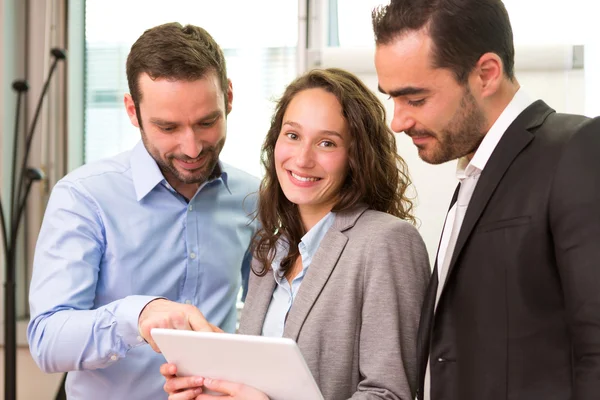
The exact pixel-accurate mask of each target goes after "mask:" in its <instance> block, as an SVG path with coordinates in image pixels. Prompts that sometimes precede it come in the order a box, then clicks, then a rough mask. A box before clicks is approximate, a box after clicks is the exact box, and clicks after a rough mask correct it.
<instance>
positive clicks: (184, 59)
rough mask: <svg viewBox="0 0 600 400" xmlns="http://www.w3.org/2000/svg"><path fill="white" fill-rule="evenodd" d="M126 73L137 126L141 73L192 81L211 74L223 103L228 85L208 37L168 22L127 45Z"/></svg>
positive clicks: (221, 61) (193, 28)
mask: <svg viewBox="0 0 600 400" xmlns="http://www.w3.org/2000/svg"><path fill="white" fill-rule="evenodd" d="M126 70H127V83H128V84H129V92H130V94H131V97H132V99H133V102H134V104H135V108H136V112H137V117H138V122H139V123H140V126H141V124H142V121H141V118H140V109H139V104H140V101H141V100H142V93H141V92H140V88H139V79H140V75H141V74H143V73H146V74H148V75H149V76H150V78H152V79H158V78H167V79H173V80H182V81H195V80H197V79H201V78H203V77H205V76H206V74H207V73H209V72H213V71H214V73H216V74H217V77H218V79H219V83H220V85H221V90H222V91H223V94H224V95H225V96H224V97H225V102H227V89H228V87H229V84H228V80H227V68H226V65H225V56H224V55H223V51H222V50H221V48H220V47H219V45H218V44H217V42H215V40H214V39H213V38H212V36H211V35H210V34H209V33H208V32H207V31H206V30H204V29H202V28H200V27H198V26H194V25H186V26H182V25H181V24H180V23H177V22H171V23H167V24H163V25H159V26H155V27H154V28H151V29H148V30H147V31H145V32H144V33H143V34H142V36H140V37H139V38H138V40H136V42H135V43H134V44H133V46H131V51H130V52H129V55H128V56H127V67H126ZM225 108H227V107H225Z"/></svg>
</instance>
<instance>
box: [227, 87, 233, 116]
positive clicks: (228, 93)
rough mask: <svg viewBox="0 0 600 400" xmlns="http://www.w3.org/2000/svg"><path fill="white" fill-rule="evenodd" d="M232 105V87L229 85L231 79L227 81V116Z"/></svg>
mask: <svg viewBox="0 0 600 400" xmlns="http://www.w3.org/2000/svg"><path fill="white" fill-rule="evenodd" d="M232 104H233V85H232V84H231V79H227V114H229V113H230V112H231V107H232Z"/></svg>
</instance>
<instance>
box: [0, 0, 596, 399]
mask: <svg viewBox="0 0 600 400" xmlns="http://www.w3.org/2000/svg"><path fill="white" fill-rule="evenodd" d="M385 3H386V1H381V0H256V1H246V0H170V1H163V0H119V1H117V0H0V32H1V33H0V60H1V61H0V89H1V91H0V153H1V156H0V193H1V195H2V199H7V198H8V197H9V195H10V175H11V170H12V164H11V159H12V155H11V154H12V143H13V136H14V114H15V107H16V95H15V93H14V92H13V91H12V89H11V84H12V82H13V80H15V79H22V78H26V79H27V80H28V81H29V84H30V90H29V95H28V98H27V101H26V102H25V114H24V115H22V122H21V123H22V124H23V123H25V122H26V121H30V119H31V118H32V115H33V114H34V108H35V106H36V101H37V97H38V96H39V93H40V92H41V89H42V85H43V83H44V79H45V77H46V74H47V71H48V68H49V65H50V62H51V58H50V55H49V52H50V49H51V48H53V47H63V48H66V49H68V58H67V62H66V63H65V64H64V65H60V66H59V69H58V71H57V74H56V75H55V76H54V79H53V81H52V83H51V85H50V91H49V93H48V98H47V99H46V102H45V103H44V108H43V110H42V114H41V118H40V123H39V124H38V128H37V132H36V133H35V137H34V141H33V147H32V151H31V155H30V158H29V160H30V161H29V165H32V166H37V167H41V168H42V169H43V170H44V171H45V173H46V179H45V180H44V181H43V182H41V183H40V184H36V185H35V186H34V187H33V189H32V193H31V196H30V200H29V203H28V206H27V212H26V218H25V224H24V225H23V226H22V229H21V231H20V235H19V238H18V240H19V249H20V251H19V253H18V264H19V268H18V275H17V279H18V283H17V303H18V304H17V305H18V308H17V316H18V318H19V321H18V323H17V329H18V330H17V342H18V367H17V379H18V381H17V393H18V399H37V400H45V399H53V398H54V395H55V392H56V388H57V386H58V384H59V381H60V379H61V376H60V375H45V374H43V373H41V372H40V371H39V370H38V369H37V367H36V365H35V364H34V363H33V361H32V360H31V358H30V356H29V350H28V347H27V343H26V338H25V327H26V324H27V319H28V315H27V313H28V305H27V287H28V280H29V276H30V269H31V262H32V254H33V248H34V245H35V240H36V237H37V233H38V230H39V226H40V223H41V219H42V216H43V212H44V206H45V203H46V201H47V198H48V195H49V192H50V190H51V189H52V186H53V185H54V184H55V183H56V181H57V180H58V179H60V178H61V177H62V176H64V174H66V173H67V172H68V171H70V170H72V169H74V168H76V167H78V166H79V165H82V164H83V163H87V162H93V161H95V160H98V159H100V158H103V157H107V156H112V155H115V154H117V153H119V152H122V151H125V150H127V149H129V148H131V147H132V146H133V145H134V144H135V143H136V142H137V141H138V140H139V132H138V131H137V130H136V129H135V128H134V127H133V126H131V124H130V123H129V120H128V118H127V115H126V113H125V110H124V108H123V105H122V104H123V94H124V93H126V92H127V90H128V88H127V81H126V77H125V59H126V57H127V54H128V52H129V48H130V46H131V44H132V43H133V42H134V41H135V39H136V38H137V37H139V35H141V34H142V33H143V31H144V30H145V29H147V28H149V27H151V26H154V25H158V24H160V23H163V22H169V21H178V22H181V23H182V24H186V23H191V24H196V25H200V26H203V27H204V28H206V29H207V30H208V31H209V32H210V33H211V34H212V35H213V36H214V37H215V39H216V40H217V42H218V43H220V44H221V46H222V47H223V50H224V52H225V55H226V58H227V63H228V70H229V75H230V78H231V79H232V81H233V88H234V104H233V111H232V113H231V114H230V116H229V123H228V126H229V128H228V138H227V144H226V146H225V148H224V150H223V153H222V159H223V160H224V161H226V162H228V163H230V164H233V165H235V166H237V167H239V168H242V169H244V170H247V171H249V172H250V173H252V174H254V175H256V176H261V175H262V171H261V168H260V164H259V153H260V146H261V143H262V140H263V137H264V135H265V134H266V131H267V129H268V126H269V122H270V117H271V112H272V109H273V105H274V102H275V100H276V99H277V98H278V96H280V95H281V93H282V91H283V88H284V87H285V85H286V84H287V83H288V82H289V81H291V80H292V79H293V78H294V77H295V76H296V75H297V74H298V73H301V72H302V71H305V70H306V69H309V68H313V67H330V66H336V67H341V68H345V69H348V70H350V71H352V72H355V73H356V74H358V75H359V76H360V77H361V78H362V79H363V80H364V81H365V83H367V84H368V85H369V87H370V88H372V90H373V91H374V92H377V90H376V89H377V77H376V75H375V69H374V66H373V53H374V44H373V35H372V31H371V20H370V12H371V10H372V9H373V8H374V7H376V6H378V5H380V4H385ZM505 4H506V7H507V9H508V12H509V15H510V17H511V21H512V24H513V30H514V36H515V45H516V53H517V55H516V74H517V78H518V79H519V81H520V83H521V84H522V86H523V87H524V88H525V89H526V90H527V91H528V92H529V93H530V94H531V95H532V96H534V97H539V98H542V99H544V100H546V102H547V103H548V104H549V105H550V106H552V107H554V108H555V109H556V110H557V111H562V112H570V113H578V114H585V115H588V116H594V115H600V42H599V41H598V40H597V38H598V37H600V24H598V23H597V22H596V21H595V20H594V18H595V16H597V15H598V11H600V5H597V2H593V1H589V0H569V1H566V0H505ZM381 99H382V100H383V101H384V103H385V104H386V105H387V107H388V114H389V115H391V113H392V104H391V101H388V100H386V99H385V97H383V96H381ZM398 151H399V152H400V154H401V155H402V156H403V157H404V158H405V159H406V161H407V162H408V165H409V168H410V172H411V175H412V178H413V181H414V190H415V191H416V194H418V197H417V208H416V213H417V217H418V219H419V221H420V225H419V229H420V231H421V233H422V235H423V237H424V238H425V241H426V244H427V246H428V249H429V253H430V256H431V258H432V259H433V258H434V256H435V250H436V246H437V242H438V240H439V235H440V232H441V226H442V223H443V219H444V216H445V210H446V208H447V204H448V201H449V199H450V196H451V192H452V191H453V189H454V187H455V185H456V179H455V176H454V171H455V164H454V163H448V164H445V165H443V166H430V165H427V164H425V163H424V162H422V161H421V160H420V159H419V158H418V156H417V153H416V150H415V148H414V146H413V145H412V143H411V141H410V140H409V139H408V138H406V137H405V136H404V135H402V134H400V135H398ZM3 201H4V200H3ZM4 207H5V210H4V211H5V214H7V213H9V212H10V210H8V209H7V204H6V202H5V203H4ZM3 265H4V260H2V255H1V254H0V266H3ZM2 268H3V267H2ZM2 271H3V270H2ZM2 274H3V275H4V272H2ZM2 301H3V296H2V289H1V288H0V321H3V315H2V309H3V307H2V306H1V303H2ZM0 335H1V332H0ZM0 345H1V346H2V347H1V349H2V350H1V351H3V345H4V340H3V338H2V337H0ZM1 369H2V366H0V370H1ZM3 376H4V374H3V372H0V388H3V382H2V379H3ZM33 382H35V384H34V383H33ZM1 390H2V389H0V391H1Z"/></svg>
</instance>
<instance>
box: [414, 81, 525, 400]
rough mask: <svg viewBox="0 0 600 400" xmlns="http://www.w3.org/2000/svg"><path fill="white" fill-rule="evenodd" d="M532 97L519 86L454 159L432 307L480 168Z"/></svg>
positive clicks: (427, 378) (427, 391)
mask: <svg viewBox="0 0 600 400" xmlns="http://www.w3.org/2000/svg"><path fill="white" fill-rule="evenodd" d="M533 101H534V100H533V99H532V98H531V97H529V95H528V94H527V93H526V92H525V91H524V90H523V89H519V90H517V92H516V93H515V95H514V96H513V98H512V100H511V101H510V103H508V105H507V106H506V108H505V109H504V111H502V114H500V116H499V117H498V119H497V120H496V122H494V124H493V125H492V127H491V128H490V130H489V131H488V133H487V134H486V135H485V136H484V138H483V141H482V142H481V144H480V145H479V147H478V148H477V151H476V152H475V155H474V156H473V158H472V159H471V160H470V161H469V159H468V158H467V157H462V158H460V159H459V160H458V165H457V168H456V177H457V178H458V180H459V181H460V183H461V184H460V189H459V191H458V198H457V200H456V203H455V204H454V205H453V206H452V208H451V209H450V211H448V215H447V217H446V223H445V224H444V231H443V232H442V240H441V241H440V247H439V249H438V253H437V266H438V269H437V271H438V281H439V284H438V289H437V294H436V298H435V307H436V308H437V303H438V300H439V299H440V296H441V294H442V291H443V289H444V284H445V283H446V278H447V275H448V268H449V266H450V261H451V260H452V254H453V253H454V247H455V246H456V239H457V238H458V233H459V232H460V228H461V226H462V223H463V220H464V217H465V214H466V212H467V207H468V205H469V201H470V200H471V196H472V195H473V192H474V191H475V187H476V186H477V182H478V181H479V177H480V176H481V172H482V171H483V169H484V168H485V166H486V164H487V162H488V160H489V159H490V157H491V156H492V153H493V152H494V149H496V146H497V145H498V143H499V142H500V139H502V135H504V132H506V130H507V129H508V127H509V126H510V125H511V124H512V123H513V122H514V120H515V119H516V118H517V117H518V116H519V114H521V113H522V112H523V111H524V110H525V109H526V108H527V107H529V106H530V105H531V104H532V103H533ZM430 389H431V375H430V370H429V361H428V362H427V370H426V372H425V390H424V392H425V393H424V394H425V400H429V399H430V398H431V396H430Z"/></svg>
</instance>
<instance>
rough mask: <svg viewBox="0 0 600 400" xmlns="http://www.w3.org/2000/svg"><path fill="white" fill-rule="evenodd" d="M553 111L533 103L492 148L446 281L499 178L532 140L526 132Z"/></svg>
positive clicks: (540, 103)
mask: <svg viewBox="0 0 600 400" xmlns="http://www.w3.org/2000/svg"><path fill="white" fill-rule="evenodd" d="M552 112H554V110H552V109H551V108H550V107H548V106H547V105H546V103H544V102H543V101H541V100H538V101H536V102H535V103H533V104H532V105H531V106H529V107H528V108H527V109H525V111H523V112H522V113H521V114H520V115H519V116H518V117H517V119H515V121H514V122H513V123H512V124H511V126H510V127H509V128H508V130H507V131H506V132H505V133H504V135H503V136H502V139H500V142H498V145H497V147H496V148H495V149H494V151H493V153H492V155H491V157H490V159H489V161H488V163H487V164H486V167H485V168H484V170H483V172H482V173H481V177H480V178H479V182H478V183H477V186H476V187H475V191H474V192H473V196H472V197H471V200H470V202H469V206H468V208H467V212H466V214H465V218H464V220H463V223H462V226H461V228H460V232H459V234H458V238H457V240H456V246H455V247H454V252H453V254H452V259H451V261H450V266H449V269H448V275H447V279H449V277H450V274H451V273H452V270H453V269H454V267H455V265H456V260H457V259H458V257H459V256H460V254H461V252H462V250H463V248H464V246H465V244H466V243H467V240H468V239H469V236H470V235H471V232H472V231H473V229H474V227H475V225H476V224H477V221H479V218H480V217H481V214H482V213H483V211H484V210H485V207H486V206H487V204H488V202H489V200H490V198H491V197H492V194H493V193H494V191H495V190H496V187H497V186H498V184H499V183H500V181H501V180H502V177H503V176H504V174H505V173H506V171H507V170H508V168H509V167H510V165H511V164H512V163H513V161H514V159H515V158H516V157H517V156H518V155H519V153H520V152H521V151H522V150H523V149H524V148H525V147H526V146H527V145H528V144H529V142H531V140H532V139H533V137H534V135H533V134H532V133H531V132H530V131H529V130H530V129H533V128H535V127H537V126H539V125H541V124H542V123H543V122H544V120H545V119H546V117H547V116H548V115H550V114H551V113H552Z"/></svg>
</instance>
